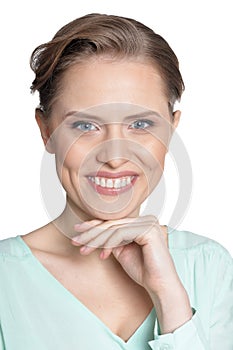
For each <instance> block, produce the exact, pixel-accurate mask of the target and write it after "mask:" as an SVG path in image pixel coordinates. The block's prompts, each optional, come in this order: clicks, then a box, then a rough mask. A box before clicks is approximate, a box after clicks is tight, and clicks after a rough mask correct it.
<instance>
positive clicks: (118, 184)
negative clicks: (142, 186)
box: [114, 179, 121, 188]
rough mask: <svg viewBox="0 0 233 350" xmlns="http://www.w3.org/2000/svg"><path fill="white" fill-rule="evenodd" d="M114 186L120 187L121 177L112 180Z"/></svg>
mask: <svg viewBox="0 0 233 350" xmlns="http://www.w3.org/2000/svg"><path fill="white" fill-rule="evenodd" d="M114 188H121V179H116V180H115V181H114Z"/></svg>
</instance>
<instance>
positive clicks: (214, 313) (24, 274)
mask: <svg viewBox="0 0 233 350" xmlns="http://www.w3.org/2000/svg"><path fill="white" fill-rule="evenodd" d="M168 241H169V251H170V253H171V255H172V258H173V260H174V263H175V266H176V269H177V272H178V274H179V277H180V279H181V281H182V283H183V285H184V287H185V288H186V290H187V292H188V295H189V298H190V301H191V305H192V307H193V310H194V316H193V318H192V320H190V321H189V322H187V323H186V324H185V325H183V326H181V327H180V328H178V329H177V330H176V331H175V332H174V333H172V334H165V335H160V334H159V326H158V322H157V319H156V310H155V309H152V311H151V312H150V314H149V315H148V316H147V317H146V319H145V320H144V321H143V322H142V324H141V325H140V326H139V327H138V328H137V330H136V331H135V332H134V334H132V336H131V337H130V338H129V340H128V341H127V342H125V341H124V340H123V339H121V338H120V337H119V336H117V335H116V334H114V333H113V332H112V331H111V330H110V329H109V328H108V327H107V326H106V325H105V324H104V323H103V322H102V321H101V320H100V319H99V318H98V317H97V316H96V315H95V314H94V313H93V312H91V311H90V310H89V309H88V308H87V307H86V306H85V305H84V304H83V303H82V302H81V301H79V300H78V299H77V298H76V297H75V296H74V295H73V294H72V293H71V292H69V291H68V290H67V289H66V288H65V287H64V286H63V285H62V284H61V283H60V282H59V281H58V280H57V279H56V278H55V277H54V276H53V275H52V274H51V273H50V272H49V271H48V270H47V269H46V268H45V267H44V266H43V265H42V264H41V262H40V261H39V260H38V259H37V258H36V257H35V256H34V255H33V254H32V252H31V250H30V248H29V247H28V246H27V244H26V243H25V242H24V240H23V239H22V238H21V237H20V236H16V237H12V238H8V239H5V240H2V241H0V350H79V349H80V350H94V349H101V350H107V349H108V350H119V349H123V350H124V349H125V350H149V349H153V350H155V349H177V350H183V349H186V348H187V346H188V347H189V350H194V349H195V350H197V349H198V350H202V349H203V350H204V349H205V350H206V349H211V350H212V349H216V350H217V349H219V348H222V349H224V350H232V349H233V265H232V258H231V257H230V254H229V253H228V252H227V250H226V249H225V248H223V247H222V246H221V245H219V244H218V243H216V242H215V241H212V240H210V239H208V238H206V237H203V236H199V235H195V234H193V233H191V232H187V231H178V230H173V229H171V228H169V229H168ZM93 298H95V295H94V290H93ZM129 322H130V320H129ZM207 346H208V347H207Z"/></svg>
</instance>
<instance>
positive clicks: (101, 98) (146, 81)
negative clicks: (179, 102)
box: [57, 59, 168, 110]
mask: <svg viewBox="0 0 233 350" xmlns="http://www.w3.org/2000/svg"><path fill="white" fill-rule="evenodd" d="M57 101H58V105H59V107H60V108H66V107H68V108H74V109H75V110H76V109H79V110H80V109H86V108H90V107H92V106H95V105H102V104H109V103H129V104H135V105H141V106H144V107H145V108H148V109H152V110H155V109H156V108H155V107H156V106H158V105H161V106H162V105H163V104H164V105H167V102H168V99H167V97H166V94H165V86H164V82H163V79H162V78H161V76H160V74H159V72H158V70H157V69H156V68H155V67H154V66H153V65H152V64H149V63H145V62H141V61H131V60H126V59H124V60H120V61H116V60H114V61H110V60H109V59H95V60H89V61H88V62H85V63H81V64H80V63H77V64H74V65H73V66H71V67H69V68H68V69H67V70H66V72H65V73H64V74H63V77H62V79H61V82H60V94H59V97H58V99H57Z"/></svg>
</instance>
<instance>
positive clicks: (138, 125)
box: [130, 120, 154, 129]
mask: <svg viewBox="0 0 233 350" xmlns="http://www.w3.org/2000/svg"><path fill="white" fill-rule="evenodd" d="M153 125H154V122H153V121H152V120H136V121H135V122H133V123H132V124H131V125H130V128H131V129H146V128H148V127H149V126H153Z"/></svg>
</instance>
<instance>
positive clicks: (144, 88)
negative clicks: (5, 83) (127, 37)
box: [37, 58, 179, 220]
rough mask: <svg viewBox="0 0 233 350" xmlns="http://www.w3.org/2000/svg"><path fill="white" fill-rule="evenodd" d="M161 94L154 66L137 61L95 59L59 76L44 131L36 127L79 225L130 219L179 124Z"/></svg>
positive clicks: (156, 173) (160, 169) (157, 172)
mask: <svg viewBox="0 0 233 350" xmlns="http://www.w3.org/2000/svg"><path fill="white" fill-rule="evenodd" d="M164 91H165V88H164V83H163V80H162V79H161V77H160V75H159V73H158V71H157V70H156V69H155V68H154V66H152V65H151V64H149V63H148V64H145V63H144V64H143V63H142V62H139V61H134V62H133V61H129V60H121V61H111V62H110V61H109V60H106V59H103V58H102V59H100V58H99V59H95V60H90V61H88V62H87V63H85V64H76V65H73V66H72V67H70V68H69V69H68V70H67V71H66V72H65V74H64V75H63V77H62V80H61V89H60V90H59V95H58V98H57V99H56V100H55V102H54V104H53V107H52V113H51V116H50V119H49V123H48V125H46V124H45V123H43V121H42V120H41V119H40V120H39V118H37V120H38V123H39V125H40V128H41V130H42V133H43V134H46V135H47V136H49V140H48V139H46V140H45V142H47V149H48V150H49V151H50V152H54V153H55V156H56V167H57V172H58V176H59V178H60V181H61V183H62V185H63V187H64V189H65V191H66V193H67V201H68V204H69V205H70V206H71V208H72V210H73V211H74V212H75V214H76V215H77V216H78V218H79V219H82V220H87V219H93V218H98V219H102V220H110V219H120V218H123V217H130V216H131V217H133V216H138V214H139V209H140V205H141V203H142V202H143V201H144V200H145V199H146V197H147V196H148V195H149V194H150V193H151V192H152V190H153V189H154V188H155V186H156V185H157V184H158V182H159V180H160V178H161V175H162V172H163V168H164V160H165V155H166V152H167V147H168V144H169V141H170V137H171V134H172V131H173V129H174V127H175V126H176V125H177V123H178V120H179V112H178V111H177V112H176V113H174V120H173V123H172V118H171V117H172V116H171V112H169V108H168V100H167V97H166V95H165V92H164ZM78 218H77V219H78Z"/></svg>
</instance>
